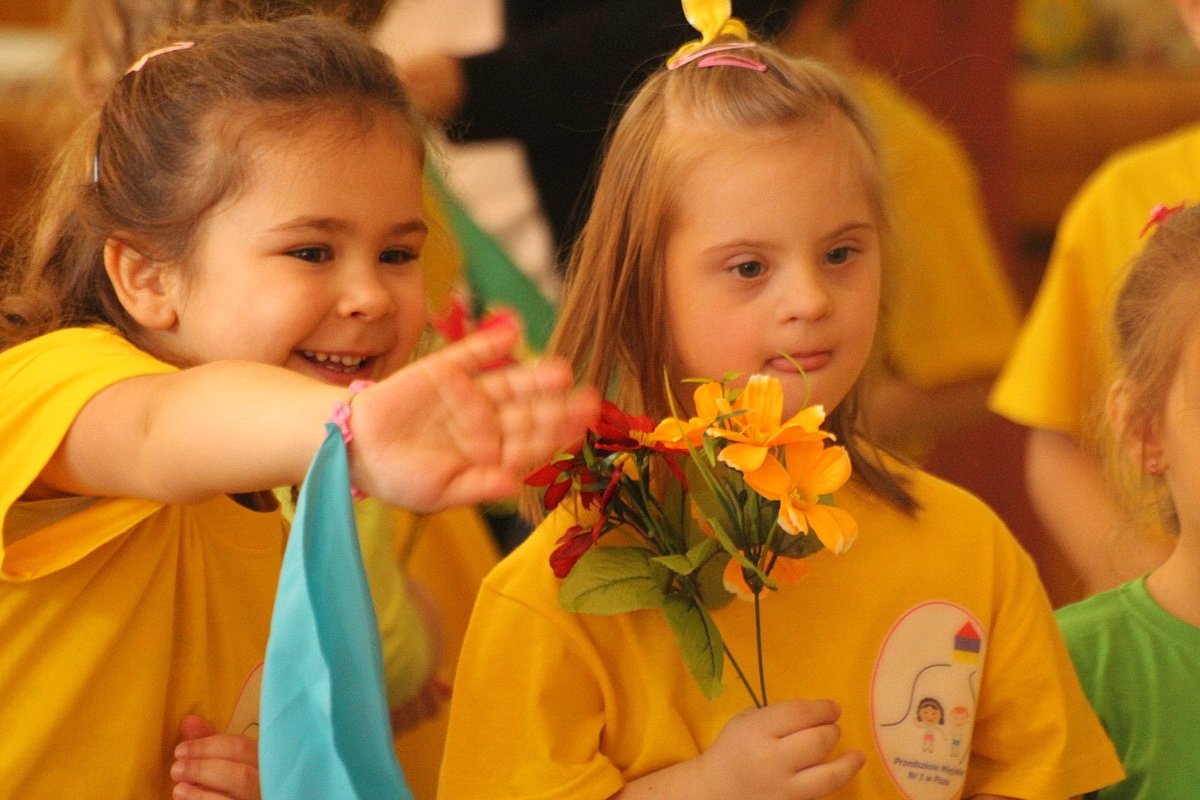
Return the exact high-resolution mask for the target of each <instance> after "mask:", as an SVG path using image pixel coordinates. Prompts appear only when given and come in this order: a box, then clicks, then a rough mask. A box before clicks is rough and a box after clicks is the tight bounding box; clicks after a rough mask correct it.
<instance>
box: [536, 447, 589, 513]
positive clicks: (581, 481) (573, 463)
mask: <svg viewBox="0 0 1200 800" xmlns="http://www.w3.org/2000/svg"><path fill="white" fill-rule="evenodd" d="M598 483H600V478H599V477H597V476H596V475H595V473H593V472H592V471H591V470H590V469H588V466H587V463H586V462H585V461H584V459H583V443H582V442H580V443H579V444H576V445H575V446H574V447H573V448H571V449H570V450H568V451H566V452H565V453H563V454H562V455H559V456H558V457H556V458H555V459H554V460H553V461H551V462H550V463H549V464H547V465H545V466H544V467H539V468H538V469H535V470H534V471H533V472H531V473H529V474H528V475H526V476H525V485H526V486H545V487H546V493H545V494H544V495H543V496H542V508H544V509H546V510H547V511H553V510H554V509H556V508H558V504H559V503H561V502H562V501H563V498H564V497H566V496H567V494H568V493H569V492H570V491H571V489H572V488H575V489H578V490H579V495H580V497H581V498H582V500H583V503H584V505H585V506H588V507H590V506H591V505H592V503H594V502H595V500H596V498H597V497H598V496H599V495H598V494H597V493H596V492H595V491H594V489H593V488H592V487H595V486H596V484H598Z"/></svg>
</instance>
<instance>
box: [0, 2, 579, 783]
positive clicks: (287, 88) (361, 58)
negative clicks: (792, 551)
mask: <svg viewBox="0 0 1200 800" xmlns="http://www.w3.org/2000/svg"><path fill="white" fill-rule="evenodd" d="M423 152H424V145H423V141H422V138H421V128H420V125H419V122H418V120H417V118H416V117H415V115H414V114H413V112H412V110H411V107H410V105H409V103H408V99H407V97H406V96H405V94H404V91H403V89H402V87H401V86H400V84H399V82H398V80H397V79H396V77H395V75H394V74H393V72H392V70H391V67H390V64H389V62H388V61H387V59H386V58H385V57H384V56H383V55H381V54H379V53H378V52H376V51H374V50H373V49H371V48H370V47H369V45H368V44H367V43H366V42H365V40H363V39H362V38H361V37H360V36H359V35H357V34H355V33H354V32H352V31H350V30H349V29H346V28H344V27H343V26H340V25H337V24H335V23H332V22H329V21H323V20H319V19H316V18H298V19H294V20H291V21H288V22H280V23H273V24H251V23H247V24H231V25H227V26H214V27H212V28H199V29H195V30H193V31H192V32H191V33H190V34H189V35H188V39H187V41H185V42H179V43H176V44H174V45H172V46H170V47H165V48H162V49H160V50H157V51H153V52H152V53H150V54H149V55H148V56H147V57H146V58H143V59H141V60H140V61H139V62H138V63H137V64H135V66H134V67H133V68H131V69H130V71H129V72H128V73H127V74H126V75H125V76H124V77H123V78H121V79H120V80H119V81H118V82H117V84H116V86H115V87H114V88H113V90H112V93H111V95H110V96H109V98H108V100H107V101H106V102H105V104H104V107H103V109H102V110H101V112H100V114H99V116H98V118H93V119H92V120H91V121H89V122H88V123H87V124H86V125H85V126H84V127H83V128H82V129H81V131H80V132H79V134H78V136H77V137H76V139H75V141H74V142H73V144H72V146H71V147H70V148H69V149H68V150H67V151H66V152H65V153H64V154H63V156H62V158H61V160H60V163H59V165H58V169H57V172H56V174H55V179H54V183H53V185H52V187H51V189H50V190H49V192H48V194H47V198H46V202H45V209H44V213H43V216H42V220H41V224H40V227H39V229H38V230H37V232H36V235H35V237H34V239H33V241H32V244H31V245H30V248H29V253H28V256H27V257H26V258H25V259H24V260H23V261H22V262H21V263H20V264H18V265H17V266H16V268H15V269H13V270H11V271H10V272H9V273H8V274H7V276H6V277H7V278H8V280H9V283H8V284H7V285H6V286H5V292H4V295H3V301H2V303H3V305H2V306H0V347H2V348H3V350H2V351H0V395H2V396H3V397H4V398H5V402H4V404H3V408H2V409H0V429H2V430H3V436H2V437H0V442H2V445H0V476H2V478H0V519H3V538H2V540H0V635H2V636H3V638H4V641H5V647H4V654H3V656H2V657H0V675H2V678H3V681H2V683H3V687H4V688H3V690H2V692H3V702H0V725H3V728H4V730H5V731H7V732H8V733H6V735H5V736H4V737H3V738H2V739H0V796H4V797H72V798H88V797H97V798H100V797H103V798H146V797H165V796H168V795H170V794H171V792H172V788H171V777H172V776H171V774H170V772H169V771H170V768H171V765H172V758H173V751H174V748H175V744H176V742H177V741H178V738H179V735H180V729H181V725H184V721H185V720H195V719H196V718H197V717H199V718H201V719H202V720H207V721H209V723H211V724H212V726H213V727H212V728H211V729H205V730H203V731H197V730H196V729H195V727H194V726H193V727H192V730H191V731H190V738H192V739H194V741H190V742H188V744H189V745H191V746H193V748H194V754H195V755H196V756H197V760H198V761H201V762H203V763H202V764H201V765H199V766H198V767H197V769H198V770H199V771H198V772H196V773H194V774H192V775H190V776H189V777H191V778H193V779H194V780H193V781H192V783H193V784H194V785H187V786H184V785H181V786H179V787H177V788H176V790H175V791H176V794H175V796H178V797H183V796H203V797H214V796H231V797H256V796H257V794H258V780H257V769H256V753H255V748H254V744H253V742H252V741H250V740H248V739H246V738H245V737H243V736H240V735H234V734H221V733H217V732H216V731H218V730H220V729H221V728H223V727H224V726H225V725H226V724H227V723H228V722H229V721H230V718H231V716H232V715H233V712H234V709H235V705H239V695H240V693H241V692H242V689H243V686H244V685H245V684H246V681H247V677H248V676H250V675H251V673H252V672H253V671H254V670H255V668H256V666H257V665H258V664H259V663H260V662H261V661H262V658H263V654H264V647H265V644H266V638H267V627H268V622H269V617H270V610H271V604H272V601H273V597H274V590H275V583H276V579H277V574H278V570H279V566H280V559H281V556H282V550H283V543H284V535H285V531H286V524H285V523H284V521H283V518H282V516H281V514H280V512H279V510H278V508H277V507H276V506H275V504H274V502H273V501H272V499H271V496H270V494H269V491H270V490H271V489H272V488H273V487H278V486H288V485H294V484H296V483H298V482H299V481H300V480H301V479H302V478H303V475H304V473H305V470H306V469H307V467H308V464H309V463H310V462H311V460H312V458H313V456H314V455H315V453H316V451H317V448H318V446H319V444H320V442H321V440H322V439H323V436H324V432H325V428H324V425H323V423H324V422H325V420H327V419H328V418H329V417H330V413H331V410H333V409H334V408H335V407H340V408H343V409H344V408H346V407H347V405H346V404H348V403H349V402H350V399H351V397H353V404H352V406H349V408H350V409H352V416H351V418H350V420H349V427H350V429H351V430H352V432H353V441H352V443H351V444H350V446H349V454H350V464H351V473H352V479H353V480H354V482H355V483H356V485H357V486H359V487H360V488H361V489H363V490H364V491H366V492H368V493H369V494H372V495H374V496H376V497H378V498H379V499H380V500H382V501H384V502H387V503H390V504H393V505H397V506H403V507H407V508H411V509H414V510H418V511H432V510H436V509H439V508H444V507H447V506H453V505H465V504H470V503H475V502H479V501H481V500H485V499H494V498H498V497H505V496H511V494H512V493H513V492H514V491H515V490H516V489H517V488H518V487H519V479H520V476H521V474H522V473H523V472H524V471H525V470H526V469H527V468H528V467H529V466H531V465H533V464H535V463H536V462H538V461H539V460H541V459H543V458H545V457H547V456H548V455H549V454H550V453H551V452H553V450H554V449H555V448H556V447H557V446H560V445H562V444H563V443H564V442H565V441H568V440H569V439H570V438H571V437H573V436H577V435H578V433H579V432H580V430H581V429H582V425H583V424H584V423H585V422H586V420H587V419H588V418H589V416H590V415H591V414H593V413H594V411H595V408H594V406H595V402H594V398H589V397H588V396H586V395H585V396H576V395H573V394H571V393H570V392H569V389H568V387H569V384H570V374H569V370H568V369H566V368H565V366H564V365H562V364H561V363H557V364H556V363H548V364H545V365H543V366H540V367H535V366H529V367H514V368H511V369H509V370H504V371H498V372H491V373H486V374H481V373H480V366H479V365H481V364H484V363H488V362H490V361H493V360H494V359H496V358H497V357H499V356H501V355H503V354H505V353H506V352H508V351H509V350H510V349H511V348H512V347H513V346H514V345H515V340H516V332H515V331H513V330H497V331H493V332H490V333H487V334H482V335H479V336H475V337H472V338H468V339H466V340H464V341H462V342H460V343H459V344H458V345H456V346H454V347H451V348H448V349H446V350H444V351H442V352H440V353H438V354H437V355H435V356H431V357H429V358H426V359H422V360H419V361H416V362H415V363H412V364H409V361H410V359H411V357H412V355H413V349H414V347H415V345H416V343H417V340H418V338H419V337H420V335H421V330H422V327H423V325H424V319H425V311H424V295H423V291H424V288H423V281H422V277H421V270H420V267H419V256H420V253H421V248H422V246H423V243H424V240H425V237H426V233H427V230H426V227H427V226H426V223H425V221H424V216H423V213H422V204H421V167H422V158H423ZM361 380H374V381H377V382H376V383H375V384H374V385H370V386H368V387H367V388H364V389H361V391H356V389H357V388H358V387H357V386H355V387H351V386H350V385H351V383H352V381H361ZM240 707H241V706H240V705H239V708H240ZM174 777H176V778H178V777H179V776H178V775H175V776H174Z"/></svg>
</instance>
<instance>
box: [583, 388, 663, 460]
mask: <svg viewBox="0 0 1200 800" xmlns="http://www.w3.org/2000/svg"><path fill="white" fill-rule="evenodd" d="M653 430H654V423H653V422H651V421H650V418H649V417H646V416H636V417H635V416H633V415H632V414H626V413H625V412H624V411H622V410H621V409H620V408H618V407H617V405H616V403H613V402H611V401H609V400H601V401H600V420H599V421H598V422H597V423H596V424H595V425H593V426H592V432H593V433H594V434H595V435H596V436H595V439H594V441H593V442H592V446H593V447H595V448H596V449H597V450H607V451H610V452H614V451H618V450H639V449H641V448H643V447H645V446H646V444H647V443H646V439H645V434H648V433H650V432H651V431H653ZM638 434H641V435H640V436H639V435H638Z"/></svg>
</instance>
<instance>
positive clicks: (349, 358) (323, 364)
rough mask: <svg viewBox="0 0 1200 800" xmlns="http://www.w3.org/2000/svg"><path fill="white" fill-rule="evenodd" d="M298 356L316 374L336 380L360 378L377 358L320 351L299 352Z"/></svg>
mask: <svg viewBox="0 0 1200 800" xmlns="http://www.w3.org/2000/svg"><path fill="white" fill-rule="evenodd" d="M297 352H298V353H299V354H300V356H301V357H302V358H303V359H304V360H305V361H306V362H308V363H309V364H310V365H312V367H314V368H315V369H316V370H317V371H318V374H322V375H327V376H329V377H328V379H331V380H335V381H336V380H337V378H339V377H341V376H350V377H361V375H362V374H364V373H366V372H369V371H370V368H371V366H372V365H373V364H374V363H375V361H376V359H377V358H378V356H366V355H362V354H356V353H327V352H323V351H320V350H299V351H297Z"/></svg>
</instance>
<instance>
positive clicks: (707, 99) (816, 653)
mask: <svg viewBox="0 0 1200 800" xmlns="http://www.w3.org/2000/svg"><path fill="white" fill-rule="evenodd" d="M723 45H732V49H723V50H716V49H704V48H702V49H700V50H699V51H698V55H695V56H694V57H693V58H692V59H691V60H690V61H687V62H686V63H683V64H680V65H678V67H677V68H675V69H670V68H664V69H660V70H659V71H658V72H657V73H655V74H654V75H653V76H651V77H650V78H649V80H648V81H647V82H646V83H645V84H644V85H643V86H642V87H641V88H640V89H639V90H638V92H637V93H636V94H635V96H634V97H633V99H632V100H631V102H630V104H629V106H628V108H627V109H626V111H625V113H624V115H623V117H622V118H621V120H620V122H619V123H618V124H617V126H616V128H615V131H614V132H613V134H612V138H611V144H610V146H609V149H608V153H607V156H606V159H605V161H604V164H603V167H602V170H601V175H600V179H599V184H598V189H597V193H596V197H595V201H594V205H593V207H592V213H591V216H590V218H589V220H588V222H587V224H586V226H585V228H584V232H583V235H582V238H581V240H580V242H579V245H578V247H577V248H576V250H575V252H574V257H573V260H572V267H571V272H570V273H569V284H568V288H567V292H566V297H565V299H564V303H563V306H562V311H561V318H560V319H561V322H560V325H559V328H558V329H557V331H556V333H555V337H554V343H553V346H552V350H553V352H555V353H557V354H559V355H562V356H564V357H565V358H567V359H568V360H569V361H570V362H571V363H572V364H573V365H574V368H575V373H576V375H577V376H579V377H580V378H582V379H583V380H584V381H586V382H587V383H590V384H593V385H596V386H599V387H605V388H611V391H612V393H613V395H614V396H615V397H616V398H617V399H618V401H619V403H620V404H621V405H622V406H623V407H624V408H626V409H627V410H630V411H632V412H634V413H638V412H643V413H647V414H649V415H651V416H652V417H653V416H660V415H665V414H667V413H668V410H669V407H668V402H667V396H666V395H667V388H666V387H664V385H663V376H664V374H667V375H670V376H671V379H672V380H673V381H674V382H675V383H674V386H673V387H672V391H673V393H674V395H675V396H676V397H677V398H690V395H691V393H690V391H688V387H687V385H686V384H683V383H681V381H682V380H683V379H687V378H716V379H719V378H721V377H722V376H723V375H725V374H727V373H730V372H735V373H740V374H742V375H743V376H744V375H748V374H752V373H764V374H767V375H771V376H774V377H777V378H778V379H779V380H780V382H781V384H782V386H783V406H784V416H785V418H786V417H787V416H788V415H790V414H793V413H795V412H796V411H797V410H799V409H800V408H801V407H802V406H803V405H804V404H807V403H810V402H811V403H820V404H823V405H824V406H825V408H826V409H827V410H828V411H830V412H831V413H830V421H831V426H832V428H833V430H834V431H835V432H836V433H837V435H838V438H839V440H840V442H841V443H842V444H844V445H846V446H847V447H848V448H850V450H851V454H852V458H853V463H854V476H855V477H854V478H853V480H852V482H851V483H850V484H849V485H848V486H847V487H846V488H845V489H843V490H841V491H839V492H838V493H837V495H836V497H835V501H836V503H837V505H838V506H840V507H841V508H843V509H845V510H846V511H848V512H849V513H850V514H852V515H853V516H854V517H855V518H856V520H857V522H858V529H859V536H858V540H857V542H856V543H855V545H854V547H853V548H852V549H851V550H850V551H848V552H847V553H844V554H842V555H839V556H837V557H836V558H834V557H832V556H830V555H828V554H821V555H818V556H815V557H814V558H813V559H811V563H812V566H811V567H810V569H809V573H808V575H807V576H806V577H805V578H804V579H803V580H802V581H800V582H799V583H797V584H794V585H790V586H784V587H782V588H781V589H780V590H779V591H778V592H777V593H773V594H772V595H771V596H770V598H769V599H768V600H766V601H765V602H764V606H763V623H762V625H763V628H762V638H763V642H764V648H765V650H766V657H765V662H766V663H765V667H764V668H765V675H766V681H765V682H766V684H767V685H770V686H772V687H773V689H772V691H773V696H774V697H783V698H789V699H784V700H782V701H779V702H775V703H773V704H771V705H768V706H765V707H764V708H762V709H754V710H746V706H747V705H749V702H748V699H747V697H746V693H745V692H744V691H743V690H742V688H741V686H740V684H739V683H738V680H737V678H736V677H735V676H734V675H733V670H732V669H727V670H726V671H725V676H726V677H725V683H726V685H725V688H724V691H723V693H722V694H721V695H720V696H719V697H718V698H717V699H716V700H715V701H709V700H706V699H705V698H704V696H703V695H702V694H701V692H700V690H699V688H698V687H697V686H696V684H695V682H694V681H693V680H692V679H691V677H690V675H689V674H688V672H687V668H686V666H685V664H684V660H683V659H682V658H681V657H680V655H679V652H678V645H677V644H676V641H675V638H674V637H673V636H672V634H671V632H670V628H669V626H668V624H667V622H666V621H665V619H664V618H663V616H662V614H660V613H659V612H657V611H656V610H650V611H638V612H632V613H628V614H620V615H615V616H592V615H582V614H580V615H575V614H571V613H568V612H565V611H563V610H562V609H561V608H560V607H559V605H558V602H557V594H558V589H559V581H558V580H557V579H556V578H555V577H554V575H553V573H552V572H551V569H550V567H549V565H548V563H547V562H548V558H549V555H550V553H551V551H552V550H553V549H554V547H555V543H556V540H558V539H559V537H561V536H562V535H563V533H564V532H565V531H566V530H567V528H568V527H569V526H570V525H571V524H572V522H573V521H574V520H573V519H572V514H573V511H572V509H570V508H568V506H570V504H564V505H563V506H560V507H559V509H558V510H556V511H555V512H554V513H553V514H551V515H550V516H549V517H547V518H546V519H545V520H544V521H543V522H542V523H541V525H540V526H539V528H538V529H537V531H536V532H535V533H534V534H533V536H532V537H531V539H530V540H529V541H528V542H527V543H526V544H525V545H523V546H522V547H521V548H519V549H518V550H517V551H516V552H514V553H513V554H512V555H511V556H509V557H508V558H507V559H505V560H504V561H503V562H501V564H500V566H499V567H498V568H497V569H496V570H495V571H493V572H492V574H491V575H489V577H488V579H487V581H485V584H484V587H483V590H482V591H481V593H480V597H479V600H478V601H477V602H476V606H475V611H474V614H473V616H472V620H471V624H470V627H469V629H468V632H467V639H466V641H465V643H464V647H463V653H462V656H461V658H460V662H459V670H458V673H457V676H456V683H455V695H454V698H453V700H452V705H451V712H450V733H449V737H448V741H447V749H446V755H445V759H444V761H443V768H442V786H441V795H440V796H441V797H443V798H449V799H451V800H456V799H457V798H472V800H480V799H481V798H517V797H540V798H557V797H563V798H566V797H571V798H596V799H597V800H600V799H602V798H610V797H620V798H626V799H628V798H638V797H688V798H745V797H755V798H792V799H795V798H813V797H825V796H829V797H837V798H855V799H856V800H866V798H871V800H876V799H877V798H881V797H893V796H906V797H920V798H947V799H949V798H957V797H975V798H990V797H1015V798H1031V799H1032V798H1037V800H1046V799H1047V798H1059V800H1065V798H1069V797H1074V796H1078V795H1081V794H1082V793H1084V792H1086V791H1089V790H1091V789H1093V788H1096V787H1098V786H1101V785H1104V784H1106V783H1109V782H1112V781H1113V780H1116V779H1117V778H1118V777H1119V776H1120V774H1121V773H1120V768H1119V765H1118V764H1117V762H1116V759H1115V757H1114V755H1113V752H1112V748H1111V745H1110V744H1109V742H1108V740H1107V739H1106V738H1105V736H1104V732H1103V730H1102V729H1101V727H1100V725H1099V724H1098V722H1097V721H1096V718H1095V716H1094V715H1093V714H1092V712H1091V710H1090V709H1089V708H1088V706H1087V702H1086V700H1085V699H1084V697H1083V695H1082V693H1081V691H1080V689H1079V685H1078V681H1077V680H1076V678H1075V676H1074V673H1073V671H1072V670H1071V666H1070V663H1069V661H1068V659H1067V656H1066V652H1065V650H1064V648H1063V645H1062V641H1061V638H1060V637H1059V636H1058V634H1057V631H1056V630H1055V625H1054V620H1053V617H1052V615H1051V610H1050V605H1049V603H1048V601H1047V599H1046V596H1045V593H1044V591H1043V589H1042V586H1041V584H1040V583H1039V581H1038V577H1037V573H1036V571H1035V569H1034V566H1033V564H1032V562H1031V561H1030V559H1029V558H1028V556H1027V555H1026V554H1025V553H1024V552H1023V551H1022V550H1021V549H1020V547H1019V546H1018V545H1017V544H1016V543H1015V541H1014V540H1013V538H1012V536H1011V535H1010V534H1009V533H1008V531H1007V530H1006V529H1005V528H1004V526H1003V524H1002V523H1001V522H1000V521H999V520H998V519H997V518H996V516H995V515H994V514H992V513H991V512H990V511H989V510H988V509H987V508H986V507H985V506H984V505H983V504H982V503H981V502H979V501H978V500H977V499H975V498H973V497H971V496H970V495H968V494H966V493H965V492H963V491H961V490H959V489H957V488H955V487H952V486H950V485H947V484H945V483H943V482H941V481H939V480H937V479H935V478H933V477H932V476H929V475H927V474H924V473H922V472H920V471H918V470H915V469H911V468H908V467H905V466H903V465H901V464H900V463H898V462H896V461H893V460H891V459H889V458H888V457H886V456H885V455H883V454H882V453H880V452H879V451H878V450H877V449H876V448H875V447H874V446H873V445H872V443H871V442H870V440H869V439H868V438H866V437H865V436H864V435H863V431H862V430H861V429H860V426H859V424H858V422H857V414H856V407H855V397H856V393H857V391H858V387H859V384H860V382H861V381H860V379H861V376H862V375H863V373H864V370H865V369H866V368H867V365H868V363H869V361H870V360H871V353H872V345H873V340H874V339H875V331H876V324H877V316H878V311H879V306H880V296H881V285H882V283H883V282H884V279H885V274H884V266H885V264H884V261H885V259H884V253H885V250H886V247H885V240H886V225H885V219H886V215H885V211H884V208H885V204H884V196H883V195H884V191H883V186H882V181H881V179H880V167H879V160H878V155H877V153H876V150H875V145H874V140H873V138H872V135H871V132H870V129H869V125H868V124H867V121H866V119H865V118H864V116H863V113H862V111H861V110H860V107H859V105H858V103H857V102H856V100H855V99H854V98H853V97H852V96H851V95H850V94H849V93H848V91H847V90H846V88H845V86H844V85H843V83H842V82H841V81H840V80H839V79H838V78H836V77H835V76H834V75H833V74H832V73H831V72H830V71H829V70H827V69H825V68H823V67H822V66H821V65H819V64H817V63H814V62H811V61H803V60H792V59H789V58H786V57H784V56H782V55H780V54H779V53H778V52H777V51H775V50H773V49H772V48H770V47H767V46H763V45H756V44H754V43H751V42H742V41H739V40H736V39H718V40H716V42H715V43H714V45H713V46H714V47H721V46H723ZM691 410H692V409H690V408H689V409H685V411H687V412H690V411H691ZM605 541H607V540H606V539H602V540H601V543H602V544H603V543H604V542H605ZM713 618H714V621H715V623H716V625H717V627H718V628H719V629H720V630H721V633H722V637H723V639H724V641H725V642H726V643H727V644H728V645H729V649H730V650H731V651H732V652H733V653H735V654H737V653H743V654H744V653H747V652H753V649H754V642H755V622H754V610H753V607H752V604H746V603H738V602H736V601H734V602H731V603H729V604H727V605H725V606H724V607H722V608H720V609H718V610H716V611H714V612H713ZM922 698H932V699H934V700H936V701H937V702H938V703H939V704H940V705H941V707H943V708H951V707H957V706H963V707H965V708H966V709H967V710H968V713H969V715H970V719H971V720H972V722H973V730H972V731H971V733H970V735H969V738H970V743H969V752H966V753H962V754H954V755H951V753H950V748H949V746H948V745H947V746H945V747H941V744H942V740H941V739H940V738H939V739H937V740H936V741H935V742H934V743H933V749H934V752H923V751H922V747H923V745H924V744H925V742H924V738H923V735H922V734H923V731H922V729H921V728H919V727H917V726H914V725H913V720H914V719H916V718H917V716H918V713H919V709H918V708H917V702H918V701H919V700H921V699H922ZM514 731H520V732H521V733H520V735H519V736H517V735H514Z"/></svg>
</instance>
